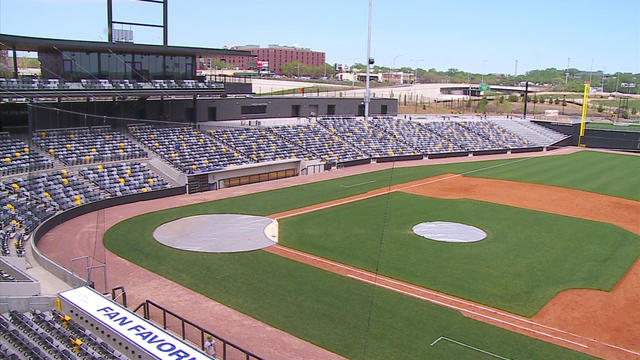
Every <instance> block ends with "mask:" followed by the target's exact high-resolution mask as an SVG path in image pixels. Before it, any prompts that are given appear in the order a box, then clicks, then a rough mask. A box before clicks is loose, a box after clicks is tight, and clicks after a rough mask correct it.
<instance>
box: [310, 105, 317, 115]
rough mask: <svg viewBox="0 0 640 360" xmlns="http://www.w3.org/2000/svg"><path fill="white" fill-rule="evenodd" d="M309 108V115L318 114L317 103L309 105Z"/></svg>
mask: <svg viewBox="0 0 640 360" xmlns="http://www.w3.org/2000/svg"><path fill="white" fill-rule="evenodd" d="M309 110H310V111H311V112H310V113H309V115H311V116H318V105H309Z"/></svg>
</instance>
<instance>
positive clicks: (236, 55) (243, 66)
mask: <svg viewBox="0 0 640 360" xmlns="http://www.w3.org/2000/svg"><path fill="white" fill-rule="evenodd" d="M226 52H227V53H228V54H224V55H200V56H198V59H197V61H196V63H197V65H196V66H197V69H198V70H219V69H217V67H216V63H218V62H221V63H224V64H226V65H227V66H228V67H229V68H232V69H238V70H249V69H256V58H257V57H256V56H255V55H253V54H251V53H250V52H248V51H237V50H226Z"/></svg>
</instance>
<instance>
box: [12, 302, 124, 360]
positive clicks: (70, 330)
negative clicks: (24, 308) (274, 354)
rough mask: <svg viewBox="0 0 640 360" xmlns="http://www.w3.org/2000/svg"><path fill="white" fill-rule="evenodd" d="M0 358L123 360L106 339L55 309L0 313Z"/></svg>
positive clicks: (121, 355)
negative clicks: (0, 338)
mask: <svg viewBox="0 0 640 360" xmlns="http://www.w3.org/2000/svg"><path fill="white" fill-rule="evenodd" d="M0 335H1V336H2V338H3V339H4V340H6V341H5V342H3V345H2V346H1V347H0V358H7V359H69V360H75V359H95V360H106V359H113V360H124V359H127V357H126V356H125V355H123V354H121V353H120V352H118V351H117V350H115V349H113V348H112V347H111V346H110V345H109V344H107V342H106V340H103V339H102V338H101V337H100V336H101V335H102V334H94V333H93V332H91V331H90V330H88V329H85V328H84V327H82V326H80V324H78V323H76V322H75V321H73V320H72V319H71V318H69V317H68V316H65V315H64V314H61V313H60V312H58V311H57V310H51V311H50V312H49V311H47V312H41V311H39V310H33V311H31V312H26V313H21V312H18V311H10V312H9V313H8V314H7V315H3V316H0Z"/></svg>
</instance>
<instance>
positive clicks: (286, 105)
mask: <svg viewBox="0 0 640 360" xmlns="http://www.w3.org/2000/svg"><path fill="white" fill-rule="evenodd" d="M228 85H231V84H228ZM237 85H245V84H237ZM24 106H25V107H26V105H24ZM48 106H50V107H56V106H58V107H60V108H61V109H64V110H69V111H74V112H78V113H87V114H96V115H98V116H82V115H75V114H69V113H65V112H59V111H56V110H55V109H48V108H36V109H32V117H31V121H32V124H31V128H32V129H51V128H68V127H82V126H102V125H111V126H112V127H115V128H124V127H126V126H127V125H129V124H131V123H133V122H136V121H137V120H135V119H148V120H166V121H172V122H184V123H190V122H191V121H192V119H193V117H194V116H195V119H196V121H197V122H206V121H210V120H212V121H221V120H247V119H267V118H287V117H309V116H312V113H313V114H315V115H318V116H323V115H329V106H332V108H333V111H332V112H333V113H334V114H335V115H358V114H359V113H360V112H361V111H363V110H362V106H364V102H363V99H362V98H329V97H314V96H309V97H302V96H293V97H283V96H273V97H238V98H215V99H197V100H196V106H195V109H196V112H195V113H194V101H193V100H192V99H181V100H164V101H161V100H159V99H150V100H146V101H145V100H136V101H133V100H130V101H122V100H116V101H113V100H111V101H91V102H86V101H78V102H63V103H59V104H49V105H48ZM243 106H264V110H265V112H263V113H257V114H243V111H242V107H243ZM294 106H298V107H299V111H298V114H297V115H295V114H294V111H293V107H294ZM383 106H386V113H387V114H388V115H397V113H398V101H397V100H396V99H387V98H373V99H371V106H370V112H369V113H370V114H371V115H381V114H383V113H384V112H383ZM210 109H211V110H210ZM213 109H215V110H213ZM109 117H116V118H128V119H134V120H130V121H126V120H118V119H113V118H109ZM24 125H25V126H26V125H27V124H26V123H25V124H24Z"/></svg>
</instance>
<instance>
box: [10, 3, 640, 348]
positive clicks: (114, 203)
mask: <svg viewBox="0 0 640 360" xmlns="http://www.w3.org/2000/svg"><path fill="white" fill-rule="evenodd" d="M159 2H160V3H163V4H165V6H166V1H159ZM165 11H166V8H165ZM109 21H110V22H111V19H109ZM111 25H112V24H111V23H110V24H109V26H110V27H111ZM165 30H166V29H165ZM165 40H166V39H165ZM0 47H2V50H3V51H5V52H13V58H14V59H15V58H17V51H18V52H19V51H23V52H37V53H38V59H39V62H40V65H41V70H40V71H41V74H42V75H41V77H39V78H31V77H30V78H25V77H22V78H20V77H19V76H18V70H19V69H18V65H17V61H15V62H14V70H15V75H16V76H15V78H11V79H9V78H6V79H4V78H3V79H0V100H1V101H0V114H1V115H2V128H1V129H0V139H2V142H1V143H0V151H1V153H0V155H1V158H0V206H1V208H0V246H1V249H0V250H1V256H0V277H1V279H0V289H1V291H0V359H116V360H119V359H212V358H213V359H225V360H226V359H229V360H236V359H247V360H249V359H259V360H262V359H265V360H266V359H268V360H271V359H336V360H337V359H381V360H382V359H507V360H511V359H596V358H602V359H624V360H627V359H640V341H639V340H638V334H640V312H638V311H637V309H638V307H639V306H640V260H639V259H640V177H639V176H638V174H639V172H638V169H640V151H639V149H640V137H639V136H638V134H640V132H638V131H637V130H636V125H635V124H633V123H632V122H629V123H628V124H627V123H625V124H624V127H623V126H618V127H617V128H616V129H610V128H603V127H597V128H596V127H589V126H587V125H586V124H587V123H589V122H590V121H592V119H588V117H587V116H586V110H584V112H583V115H582V117H570V116H566V117H562V118H558V117H557V116H556V117H554V118H551V119H550V118H548V117H537V118H536V117H527V113H526V111H527V110H526V105H525V110H524V111H525V113H524V114H523V115H520V114H517V115H515V116H514V115H513V114H508V115H507V114H497V113H496V114H493V115H487V114H476V113H468V114H452V113H451V114H426V115H425V114H417V113H410V114H405V113H402V112H399V102H400V100H399V99H400V98H399V97H398V98H395V97H393V96H377V97H373V98H370V97H369V95H368V88H367V90H366V91H367V92H362V94H359V95H356V96H352V97H349V96H344V97H343V94H342V93H340V96H336V97H333V96H329V95H324V96H319V95H318V96H313V95H309V94H307V95H305V96H301V95H300V96H293V95H275V94H269V95H262V96H258V95H257V94H256V90H255V89H254V88H255V86H254V85H253V83H252V79H251V78H247V77H244V76H224V77H218V76H207V77H205V78H202V77H200V76H199V75H198V74H197V72H196V62H197V61H198V60H197V59H198V56H199V54H209V55H211V56H249V55H250V54H245V53H244V52H243V51H242V50H228V49H205V48H191V47H177V46H166V44H165V46H155V45H136V44H129V43H119V42H88V41H73V40H61V39H47V38H31V37H25V36H14V35H4V34H0ZM149 58H154V59H156V60H157V63H158V64H160V63H161V64H163V66H161V67H158V68H155V69H154V68H153V67H154V66H155V65H154V64H155V62H154V61H156V60H154V61H148V60H149ZM137 59H139V61H138V60H137ZM144 59H147V60H144ZM94 60H96V61H97V63H96V64H93V63H92V61H94ZM126 64H138V65H133V66H130V65H126ZM165 64H171V66H169V65H167V66H164V65H165ZM94 65H95V66H97V67H96V69H97V70H95V71H94V70H91V69H93V68H94ZM103 67H104V69H103ZM114 68H118V69H120V68H121V69H120V70H122V71H121V72H119V71H120V70H117V71H114V70H113V69H114ZM105 69H106V70H105ZM163 69H164V70H163ZM166 69H173V70H171V71H172V72H171V73H169V70H166ZM105 74H108V75H105ZM45 75H46V76H45ZM270 81H275V82H277V81H276V80H270ZM266 83H267V80H264V79H261V80H260V84H261V86H265V87H266V86H269V85H264V84H266ZM295 86H298V85H295ZM412 86H413V87H411V88H412V89H415V91H418V90H419V89H421V88H424V86H423V84H414V85H412ZM433 88H436V86H435V85H434V86H433ZM437 88H438V89H440V90H438V91H440V92H442V94H447V95H450V94H449V92H450V91H451V88H449V89H447V88H446V87H445V86H444V85H442V86H440V85H438V87H437ZM480 88H481V86H479V89H480ZM294 89H295V88H294ZM469 89H470V87H469ZM405 90H406V89H405ZM377 91H378V92H379V93H380V94H384V91H385V89H384V88H382V90H381V89H380V88H378V89H377ZM391 91H393V90H391ZM396 91H397V90H396ZM407 91H408V90H407ZM429 91H432V89H431V90H429ZM477 91H480V90H477ZM495 91H506V92H508V93H509V94H511V95H513V94H516V95H514V96H524V99H525V104H526V101H527V100H526V99H527V96H528V93H527V92H528V91H529V85H528V83H527V84H526V86H525V87H504V88H502V89H500V88H498V89H496V90H495ZM302 93H303V94H304V91H303V92H302ZM587 93H588V85H587V87H586V88H585V95H584V96H585V97H584V99H585V101H584V103H583V104H582V106H583V108H585V109H586V108H587V106H588V105H587V103H588V98H587ZM480 96H481V95H480ZM480 96H479V97H478V98H480ZM405 102H406V96H405ZM549 103H551V102H549ZM415 106H416V109H417V107H418V105H417V103H416V105H415ZM593 122H594V123H595V121H593ZM614 125H615V124H614ZM612 126H613V125H612Z"/></svg>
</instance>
